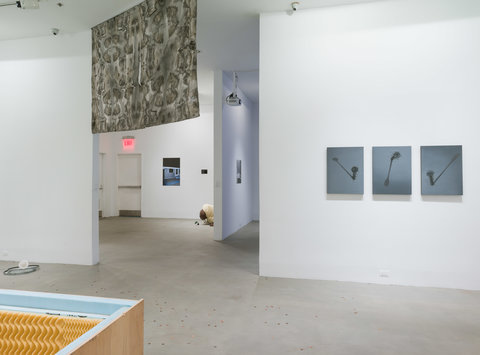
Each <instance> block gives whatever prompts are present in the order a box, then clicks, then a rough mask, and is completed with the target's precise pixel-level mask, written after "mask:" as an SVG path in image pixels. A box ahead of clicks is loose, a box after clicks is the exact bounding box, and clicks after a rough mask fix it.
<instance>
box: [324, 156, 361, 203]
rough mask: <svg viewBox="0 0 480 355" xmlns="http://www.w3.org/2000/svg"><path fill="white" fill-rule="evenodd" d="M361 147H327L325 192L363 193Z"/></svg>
mask: <svg viewBox="0 0 480 355" xmlns="http://www.w3.org/2000/svg"><path fill="white" fill-rule="evenodd" d="M363 173H364V170H363V147H341V148H327V193H329V194H359V195H362V194H363V175H364V174H363Z"/></svg>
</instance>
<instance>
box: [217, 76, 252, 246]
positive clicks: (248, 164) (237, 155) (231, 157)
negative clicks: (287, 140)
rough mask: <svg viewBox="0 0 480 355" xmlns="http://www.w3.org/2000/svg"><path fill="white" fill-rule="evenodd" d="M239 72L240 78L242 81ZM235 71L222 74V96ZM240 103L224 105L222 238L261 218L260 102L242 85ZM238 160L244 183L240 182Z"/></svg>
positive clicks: (227, 88) (231, 83)
mask: <svg viewBox="0 0 480 355" xmlns="http://www.w3.org/2000/svg"><path fill="white" fill-rule="evenodd" d="M241 75H242V73H239V80H240V82H241ZM231 76H232V73H231V72H230V73H224V74H223V99H225V97H227V95H230V94H231V93H232V91H233V82H232V79H231ZM238 96H239V97H240V98H241V100H242V105H241V106H229V105H227V104H226V103H225V100H223V109H222V181H223V182H222V239H225V238H227V237H229V236H230V235H232V234H233V233H235V232H236V231H237V230H239V229H240V228H241V227H243V226H245V225H246V224H248V223H250V222H251V221H252V220H258V218H259V217H258V213H259V207H258V206H259V205H258V204H259V198H258V186H259V185H258V105H257V104H255V103H254V102H252V101H251V100H250V99H249V98H248V97H247V96H246V95H245V94H244V93H243V91H242V90H241V89H240V88H239V90H238ZM237 160H241V183H240V184H237V176H236V172H237V167H236V162H237Z"/></svg>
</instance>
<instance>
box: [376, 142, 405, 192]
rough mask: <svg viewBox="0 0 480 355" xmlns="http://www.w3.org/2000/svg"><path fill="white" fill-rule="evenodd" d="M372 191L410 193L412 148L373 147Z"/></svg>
mask: <svg viewBox="0 0 480 355" xmlns="http://www.w3.org/2000/svg"><path fill="white" fill-rule="evenodd" d="M372 157H373V169H372V175H373V186H372V187H373V193H374V194H385V195H411V194H412V148H411V147H373V149H372Z"/></svg>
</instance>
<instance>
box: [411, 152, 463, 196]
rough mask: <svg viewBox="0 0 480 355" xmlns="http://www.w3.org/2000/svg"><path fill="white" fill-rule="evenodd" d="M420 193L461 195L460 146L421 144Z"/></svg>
mask: <svg viewBox="0 0 480 355" xmlns="http://www.w3.org/2000/svg"><path fill="white" fill-rule="evenodd" d="M420 149H421V156H422V169H421V170H422V195H463V172H462V170H463V167H462V164H463V162H462V146H461V145H444V146H423V147H421V148H420Z"/></svg>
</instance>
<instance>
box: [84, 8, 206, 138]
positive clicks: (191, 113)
mask: <svg viewBox="0 0 480 355" xmlns="http://www.w3.org/2000/svg"><path fill="white" fill-rule="evenodd" d="M196 22H197V1H196V0H147V1H144V2H143V3H141V4H139V5H137V6H135V7H133V8H131V9H130V10H128V11H126V12H124V13H122V14H120V15H118V16H116V17H114V18H112V19H110V20H108V21H105V22H103V23H101V24H99V25H98V26H95V27H94V28H93V29H92V50H93V53H92V56H93V58H92V132H93V133H102V132H114V131H127V130H135V129H140V128H145V127H150V126H156V125H161V124H165V123H171V122H177V121H182V120H186V119H189V118H193V117H198V116H199V115H200V112H199V102H198V88H197V51H196Z"/></svg>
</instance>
